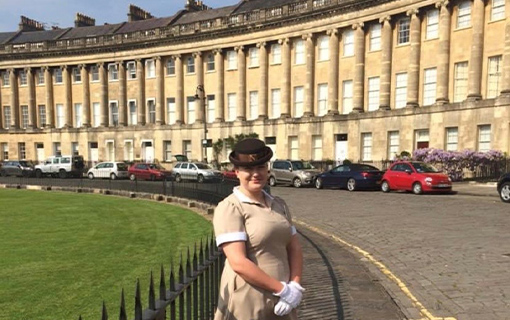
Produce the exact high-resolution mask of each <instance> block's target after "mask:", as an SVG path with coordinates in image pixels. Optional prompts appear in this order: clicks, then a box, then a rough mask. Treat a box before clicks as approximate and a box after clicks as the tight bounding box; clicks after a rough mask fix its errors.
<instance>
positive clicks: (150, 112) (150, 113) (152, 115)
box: [145, 98, 156, 124]
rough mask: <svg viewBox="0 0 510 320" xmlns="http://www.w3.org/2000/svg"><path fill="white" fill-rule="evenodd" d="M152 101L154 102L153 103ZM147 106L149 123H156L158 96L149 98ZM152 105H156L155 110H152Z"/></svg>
mask: <svg viewBox="0 0 510 320" xmlns="http://www.w3.org/2000/svg"><path fill="white" fill-rule="evenodd" d="M151 102H152V104H151ZM145 103H146V104H145V105H146V106H147V123H150V124H155V123H156V98H148V99H147V100H146V102H145ZM151 106H153V107H154V109H153V110H151V108H150V107H151ZM153 120H154V121H153Z"/></svg>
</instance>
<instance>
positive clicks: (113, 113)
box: [108, 100, 120, 127]
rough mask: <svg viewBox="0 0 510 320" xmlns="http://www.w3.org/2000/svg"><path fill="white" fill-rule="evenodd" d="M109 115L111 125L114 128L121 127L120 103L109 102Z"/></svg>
mask: <svg viewBox="0 0 510 320" xmlns="http://www.w3.org/2000/svg"><path fill="white" fill-rule="evenodd" d="M108 115H109V121H108V122H109V124H110V126H112V127H117V126H118V125H119V120H120V119H119V102H118V101H117V100H110V101H109V102H108Z"/></svg>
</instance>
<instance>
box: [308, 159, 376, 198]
mask: <svg viewBox="0 0 510 320" xmlns="http://www.w3.org/2000/svg"><path fill="white" fill-rule="evenodd" d="M382 176H383V172H382V171H381V170H379V169H378V168H376V167H374V166H371V165H368V164H361V163H352V164H343V165H339V166H337V167H334V168H333V169H331V170H329V171H326V172H323V173H321V174H319V175H318V176H317V177H316V179H315V187H316V188H317V189H321V188H323V187H337V188H343V189H347V190H349V191H354V190H359V189H379V188H380V185H381V178H382Z"/></svg>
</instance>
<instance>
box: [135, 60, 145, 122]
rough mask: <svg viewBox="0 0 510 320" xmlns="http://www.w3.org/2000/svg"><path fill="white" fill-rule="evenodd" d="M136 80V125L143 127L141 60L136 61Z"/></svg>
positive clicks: (143, 76)
mask: <svg viewBox="0 0 510 320" xmlns="http://www.w3.org/2000/svg"><path fill="white" fill-rule="evenodd" d="M136 80H137V82H138V109H137V117H138V124H139V125H142V126H143V125H145V64H144V61H143V60H142V59H136Z"/></svg>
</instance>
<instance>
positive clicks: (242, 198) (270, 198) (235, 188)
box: [233, 187, 274, 204]
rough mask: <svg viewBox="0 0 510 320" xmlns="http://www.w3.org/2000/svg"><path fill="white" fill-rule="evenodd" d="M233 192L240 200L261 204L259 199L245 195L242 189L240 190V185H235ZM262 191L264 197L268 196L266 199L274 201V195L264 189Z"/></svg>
mask: <svg viewBox="0 0 510 320" xmlns="http://www.w3.org/2000/svg"><path fill="white" fill-rule="evenodd" d="M233 193H234V195H235V196H236V197H237V199H239V201H241V202H244V203H255V204H260V203H259V202H258V201H254V200H252V199H250V198H248V196H247V195H245V194H244V193H242V192H241V190H239V187H234V190H233ZM262 193H263V194H264V197H266V199H269V200H270V201H271V202H272V201H273V199H274V198H273V196H271V195H270V194H269V193H267V192H266V191H265V190H262Z"/></svg>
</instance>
